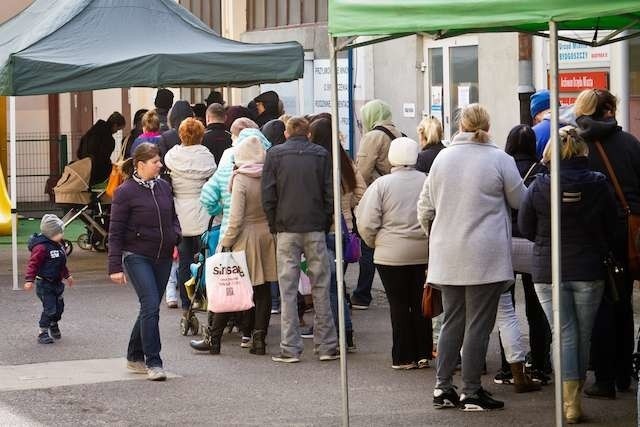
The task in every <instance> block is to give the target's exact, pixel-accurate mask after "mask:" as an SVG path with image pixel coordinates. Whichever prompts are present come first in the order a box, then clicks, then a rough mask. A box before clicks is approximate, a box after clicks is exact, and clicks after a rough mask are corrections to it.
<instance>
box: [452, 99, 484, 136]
mask: <svg viewBox="0 0 640 427" xmlns="http://www.w3.org/2000/svg"><path fill="white" fill-rule="evenodd" d="M458 125H459V126H460V131H461V132H472V133H473V134H474V135H473V138H474V139H475V140H476V141H477V142H489V141H490V140H491V137H490V136H489V128H490V126H491V118H490V117H489V112H488V111H487V109H486V108H484V107H483V106H482V105H480V104H469V105H467V106H466V107H464V108H463V109H462V111H461V112H460V118H459V120H458Z"/></svg>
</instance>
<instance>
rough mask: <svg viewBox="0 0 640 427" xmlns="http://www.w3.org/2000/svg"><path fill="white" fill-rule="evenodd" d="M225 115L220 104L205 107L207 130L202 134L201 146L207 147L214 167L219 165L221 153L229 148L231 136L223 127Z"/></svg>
mask: <svg viewBox="0 0 640 427" xmlns="http://www.w3.org/2000/svg"><path fill="white" fill-rule="evenodd" d="M225 120H226V114H225V112H224V107H223V106H222V105H220V104H211V105H209V106H208V107H207V128H206V130H205V132H204V139H203V140H202V145H204V146H205V147H207V148H208V149H209V151H211V154H213V157H214V158H215V159H216V165H219V164H220V159H221V158H222V153H224V151H225V150H226V149H227V148H231V134H230V133H229V132H227V128H226V127H225V125H224V122H225Z"/></svg>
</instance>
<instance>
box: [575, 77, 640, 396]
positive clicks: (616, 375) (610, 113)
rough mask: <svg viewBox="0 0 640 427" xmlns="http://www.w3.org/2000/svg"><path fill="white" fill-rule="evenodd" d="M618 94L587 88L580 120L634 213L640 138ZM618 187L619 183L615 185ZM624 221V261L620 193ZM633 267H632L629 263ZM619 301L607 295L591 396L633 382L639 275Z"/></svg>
mask: <svg viewBox="0 0 640 427" xmlns="http://www.w3.org/2000/svg"><path fill="white" fill-rule="evenodd" d="M616 103H617V100H616V97H615V96H613V95H612V94H611V93H610V92H609V91H607V90H603V89H595V90H586V91H583V92H582V93H581V94H580V95H579V96H578V98H577V99H576V103H575V114H576V117H577V119H576V123H577V124H578V127H579V128H580V134H581V136H582V137H583V138H584V139H585V140H586V142H587V144H588V145H589V168H590V169H591V170H594V171H598V172H601V173H603V174H604V175H606V176H607V177H608V178H609V183H611V177H609V173H608V172H607V168H606V167H605V164H604V161H603V160H602V157H601V156H600V154H599V152H598V149H597V147H596V145H595V144H596V142H600V143H601V144H602V147H603V149H604V151H605V153H606V155H607V157H608V158H609V162H610V163H611V166H612V168H613V171H614V173H615V175H616V177H617V179H618V182H619V183H620V186H621V187H622V192H623V193H624V196H625V198H626V199H627V203H628V204H629V207H630V208H631V212H632V213H636V214H637V213H640V142H638V140H637V139H636V138H635V137H634V136H633V135H631V134H630V133H627V132H625V131H623V130H622V129H621V128H620V126H618V122H617V121H616V119H615V114H616ZM611 188H612V191H613V186H612V187H611ZM616 202H617V207H618V223H617V227H616V231H615V244H614V246H613V247H612V250H613V252H614V255H615V256H616V259H617V260H618V261H619V262H622V263H624V264H626V263H627V258H628V254H627V248H628V246H627V219H626V215H625V212H624V210H623V209H622V204H621V202H620V200H618V199H617V197H616ZM625 270H626V271H627V272H628V269H625ZM618 291H619V294H620V298H619V300H618V301H617V302H615V303H614V302H612V301H609V300H608V299H605V300H604V301H603V302H602V305H601V306H600V310H599V312H598V317H597V318H596V323H595V327H594V331H593V338H592V344H593V345H592V354H591V359H592V363H593V366H594V369H595V375H596V383H595V384H594V385H593V386H592V387H590V388H588V389H586V390H585V392H586V394H587V395H588V396H591V397H606V398H611V399H612V398H615V396H616V386H617V388H618V390H619V391H626V390H628V389H629V386H630V385H631V369H632V362H631V358H632V354H633V335H634V334H633V329H634V326H633V306H632V302H631V297H632V293H633V279H632V278H631V277H627V279H626V280H625V284H624V286H622V287H620V288H619V289H618Z"/></svg>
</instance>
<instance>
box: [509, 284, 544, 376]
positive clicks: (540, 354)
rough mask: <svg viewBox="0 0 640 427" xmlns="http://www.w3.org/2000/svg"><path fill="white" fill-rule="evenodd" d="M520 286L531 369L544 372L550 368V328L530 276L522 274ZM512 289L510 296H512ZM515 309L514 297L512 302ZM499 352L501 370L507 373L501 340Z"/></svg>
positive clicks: (512, 289)
mask: <svg viewBox="0 0 640 427" xmlns="http://www.w3.org/2000/svg"><path fill="white" fill-rule="evenodd" d="M521 277H522V285H523V288H524V303H525V312H526V314H527V323H529V346H530V347H531V368H532V369H535V370H540V371H546V370H547V369H549V368H550V367H551V365H550V363H551V359H550V354H551V327H550V326H549V321H548V320H547V316H546V315H545V314H544V310H543V309H542V305H540V300H539V299H538V295H536V290H535V287H534V285H533V278H532V277H531V275H530V274H522V275H521ZM514 293H515V292H514V288H511V294H512V295H514ZM513 305H514V307H515V296H514V300H513ZM500 352H501V353H502V370H503V371H509V370H510V367H509V363H507V359H506V357H505V355H504V348H502V340H500Z"/></svg>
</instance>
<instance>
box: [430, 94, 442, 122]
mask: <svg viewBox="0 0 640 427" xmlns="http://www.w3.org/2000/svg"><path fill="white" fill-rule="evenodd" d="M430 110H431V115H432V116H433V117H437V118H438V119H439V120H440V121H442V86H431V108H430Z"/></svg>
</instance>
